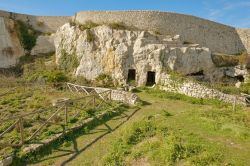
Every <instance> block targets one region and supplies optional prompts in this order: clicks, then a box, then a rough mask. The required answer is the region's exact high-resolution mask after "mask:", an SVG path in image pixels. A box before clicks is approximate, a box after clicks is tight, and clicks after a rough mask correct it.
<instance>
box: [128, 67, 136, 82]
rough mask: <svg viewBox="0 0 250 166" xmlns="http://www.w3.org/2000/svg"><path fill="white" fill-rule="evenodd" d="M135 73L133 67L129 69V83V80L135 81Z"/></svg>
mask: <svg viewBox="0 0 250 166" xmlns="http://www.w3.org/2000/svg"><path fill="white" fill-rule="evenodd" d="M135 75H136V71H135V69H129V70H128V79H127V82H128V83H131V82H133V81H135Z"/></svg>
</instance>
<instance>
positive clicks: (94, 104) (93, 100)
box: [93, 95, 96, 108]
mask: <svg viewBox="0 0 250 166" xmlns="http://www.w3.org/2000/svg"><path fill="white" fill-rule="evenodd" d="M95 103H96V102H95V95H93V108H95Z"/></svg>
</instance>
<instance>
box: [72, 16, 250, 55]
mask: <svg viewBox="0 0 250 166" xmlns="http://www.w3.org/2000/svg"><path fill="white" fill-rule="evenodd" d="M75 20H76V21H77V22H80V23H85V22H86V21H88V20H91V21H93V22H96V23H114V22H123V23H125V24H127V25H129V26H134V27H137V28H139V29H143V30H152V31H158V32H161V33H163V34H169V35H175V34H179V35H180V36H182V41H183V42H189V43H190V42H191V43H198V44H200V45H202V46H205V47H208V48H210V49H211V50H212V51H213V52H222V53H228V54H236V53H239V52H241V51H243V50H245V49H247V50H248V52H249V53H250V45H249V38H248V37H247V36H246V35H245V33H247V34H248V36H249V34H250V32H249V30H245V31H244V34H242V30H236V29H235V28H233V27H230V26H226V25H223V24H219V23H216V22H212V21H209V20H205V19H201V18H198V17H194V16H189V15H183V14H176V13H169V12H158V11H83V12H79V13H77V14H76V16H75ZM238 32H239V33H238Z"/></svg>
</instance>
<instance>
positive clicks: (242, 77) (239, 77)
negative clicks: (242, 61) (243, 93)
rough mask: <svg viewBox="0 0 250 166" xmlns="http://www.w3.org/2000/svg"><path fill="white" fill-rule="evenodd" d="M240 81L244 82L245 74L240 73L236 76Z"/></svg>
mask: <svg viewBox="0 0 250 166" xmlns="http://www.w3.org/2000/svg"><path fill="white" fill-rule="evenodd" d="M235 78H236V79H237V80H238V81H240V82H244V80H245V79H244V76H243V75H238V76H236V77H235Z"/></svg>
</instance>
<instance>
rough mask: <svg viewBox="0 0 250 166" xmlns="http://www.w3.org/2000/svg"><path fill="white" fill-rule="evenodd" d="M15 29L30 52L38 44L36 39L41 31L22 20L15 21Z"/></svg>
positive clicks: (24, 46)
mask: <svg viewBox="0 0 250 166" xmlns="http://www.w3.org/2000/svg"><path fill="white" fill-rule="evenodd" d="M15 29H16V32H17V35H18V38H19V40H20V42H21V44H22V46H23V48H24V49H25V50H27V51H29V52H30V51H31V50H32V48H33V47H34V46H35V45H36V39H37V37H38V36H39V35H40V34H41V32H38V31H36V30H34V29H33V28H32V26H31V25H28V24H26V23H24V22H22V21H20V20H16V21H15Z"/></svg>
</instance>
